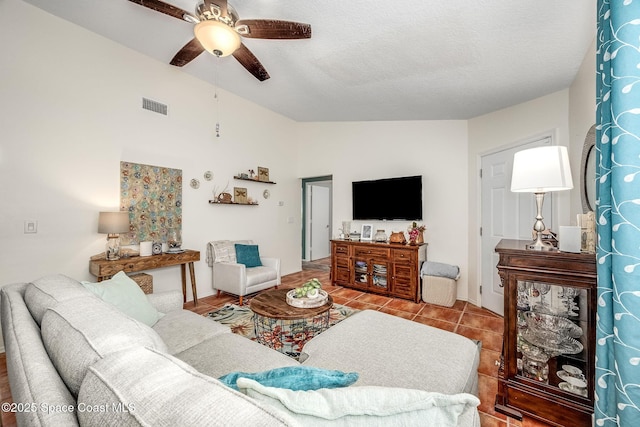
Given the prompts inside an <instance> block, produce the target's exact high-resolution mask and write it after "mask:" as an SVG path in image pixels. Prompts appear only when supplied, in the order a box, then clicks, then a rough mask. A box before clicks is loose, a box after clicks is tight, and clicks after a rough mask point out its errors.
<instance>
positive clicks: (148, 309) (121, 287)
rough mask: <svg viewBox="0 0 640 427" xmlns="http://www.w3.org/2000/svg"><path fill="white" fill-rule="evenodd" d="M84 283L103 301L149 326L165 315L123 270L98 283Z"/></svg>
mask: <svg viewBox="0 0 640 427" xmlns="http://www.w3.org/2000/svg"><path fill="white" fill-rule="evenodd" d="M82 284H83V285H84V287H85V288H87V289H89V290H90V291H91V292H93V293H94V294H96V295H97V296H99V297H100V299H102V300H103V301H105V302H108V303H109V304H111V305H113V306H115V307H116V308H117V309H119V310H120V311H122V312H123V313H124V314H126V315H127V316H129V317H133V318H134V319H136V320H137V321H139V322H142V323H144V324H146V325H148V326H153V325H154V324H155V323H156V322H157V321H158V319H160V318H161V317H162V316H163V315H162V313H159V312H158V311H157V310H156V309H155V307H154V306H153V305H151V303H150V302H149V300H148V299H147V296H146V295H145V294H144V292H142V289H140V286H138V284H137V283H136V282H134V281H133V279H132V278H130V277H129V276H127V275H126V274H125V273H124V272H122V271H120V272H118V273H117V274H115V275H114V276H113V277H112V278H111V279H109V280H103V281H102V282H98V283H91V282H84V281H83V282H82Z"/></svg>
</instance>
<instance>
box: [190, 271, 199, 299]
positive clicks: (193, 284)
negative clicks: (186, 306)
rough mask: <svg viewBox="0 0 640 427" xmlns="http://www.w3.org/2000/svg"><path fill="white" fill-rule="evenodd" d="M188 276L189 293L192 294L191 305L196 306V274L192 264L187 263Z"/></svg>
mask: <svg viewBox="0 0 640 427" xmlns="http://www.w3.org/2000/svg"><path fill="white" fill-rule="evenodd" d="M189 276H191V292H193V305H194V306H196V305H198V290H197V289H196V273H195V271H194V270H193V263H192V262H190V263H189Z"/></svg>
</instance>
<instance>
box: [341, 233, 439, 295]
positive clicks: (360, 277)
mask: <svg viewBox="0 0 640 427" xmlns="http://www.w3.org/2000/svg"><path fill="white" fill-rule="evenodd" d="M426 248H427V246H426V245H424V244H422V245H405V244H388V243H373V242H360V241H351V240H332V241H331V282H332V283H333V284H336V285H340V286H345V287H348V288H353V289H358V290H361V291H365V292H372V293H377V294H381V295H387V296H392V297H398V298H404V299H410V300H413V301H415V302H418V301H419V300H420V267H421V265H422V262H424V261H425V260H426Z"/></svg>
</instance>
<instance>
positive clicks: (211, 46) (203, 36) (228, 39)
mask: <svg viewBox="0 0 640 427" xmlns="http://www.w3.org/2000/svg"><path fill="white" fill-rule="evenodd" d="M193 33H194V35H195V36H196V39H198V41H199V42H200V44H202V47H204V49H205V50H206V51H207V52H209V53H211V54H213V55H215V56H218V57H223V56H228V55H231V54H232V53H233V52H235V50H236V49H238V48H239V47H240V44H241V43H242V42H241V41H240V35H239V34H238V33H237V32H236V31H235V30H234V29H233V28H231V27H230V26H228V25H226V24H223V23H222V22H219V21H215V20H208V21H201V22H199V23H198V24H196V26H195V27H194V28H193Z"/></svg>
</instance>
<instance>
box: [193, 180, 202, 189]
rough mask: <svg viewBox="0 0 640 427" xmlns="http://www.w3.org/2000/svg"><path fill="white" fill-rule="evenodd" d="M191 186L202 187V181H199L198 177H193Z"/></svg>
mask: <svg viewBox="0 0 640 427" xmlns="http://www.w3.org/2000/svg"><path fill="white" fill-rule="evenodd" d="M191 188H196V189H197V188H200V181H198V180H197V179H195V178H193V179H192V180H191Z"/></svg>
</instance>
